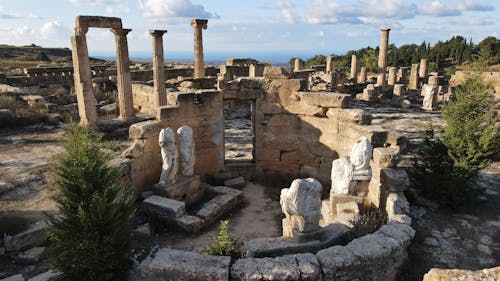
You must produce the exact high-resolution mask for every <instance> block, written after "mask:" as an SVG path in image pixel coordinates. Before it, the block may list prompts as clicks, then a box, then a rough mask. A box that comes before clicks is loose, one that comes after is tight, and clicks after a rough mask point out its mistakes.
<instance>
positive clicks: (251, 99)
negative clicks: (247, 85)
mask: <svg viewBox="0 0 500 281" xmlns="http://www.w3.org/2000/svg"><path fill="white" fill-rule="evenodd" d="M226 101H242V102H248V103H249V104H250V112H251V117H250V119H251V121H252V135H253V137H252V160H246V159H238V160H229V161H227V160H226V156H225V155H226V135H225V133H223V141H224V163H231V162H233V163H243V162H245V163H247V162H251V163H255V155H256V153H255V150H256V145H257V143H256V138H257V131H256V130H255V128H256V124H255V120H256V119H255V117H256V115H255V111H256V104H257V98H256V97H253V96H252V97H249V96H239V95H237V96H232V97H230V98H226V97H224V99H223V104H224V102H226ZM223 115H224V114H223ZM225 119H226V118H224V123H225V121H226V120H225ZM224 126H225V125H224ZM222 131H223V132H224V131H225V130H222Z"/></svg>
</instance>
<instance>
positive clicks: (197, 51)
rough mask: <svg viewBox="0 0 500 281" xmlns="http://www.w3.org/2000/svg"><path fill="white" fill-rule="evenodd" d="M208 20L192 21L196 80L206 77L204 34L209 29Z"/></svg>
mask: <svg viewBox="0 0 500 281" xmlns="http://www.w3.org/2000/svg"><path fill="white" fill-rule="evenodd" d="M207 24H208V20H205V19H192V20H191V26H192V27H193V29H194V78H204V77H205V65H204V63H203V32H202V29H207Z"/></svg>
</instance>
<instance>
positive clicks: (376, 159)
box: [373, 147, 400, 168]
mask: <svg viewBox="0 0 500 281" xmlns="http://www.w3.org/2000/svg"><path fill="white" fill-rule="evenodd" d="M399 160H400V156H399V154H398V153H397V152H396V151H394V150H393V149H390V148H385V147H376V148H374V149H373V163H375V165H377V166H378V167H380V168H389V167H393V166H395V165H397V164H398V162H399Z"/></svg>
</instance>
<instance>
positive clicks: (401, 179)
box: [380, 168, 410, 192]
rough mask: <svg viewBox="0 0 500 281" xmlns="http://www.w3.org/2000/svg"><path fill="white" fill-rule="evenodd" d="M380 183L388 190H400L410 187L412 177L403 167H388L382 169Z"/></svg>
mask: <svg viewBox="0 0 500 281" xmlns="http://www.w3.org/2000/svg"><path fill="white" fill-rule="evenodd" d="M380 183H381V184H382V186H383V188H384V189H386V190H388V191H391V192H400V191H404V190H406V189H407V188H408V186H409V185H410V179H409V178H408V174H407V173H406V171H405V170H403V169H398V168H387V169H382V170H381V171H380Z"/></svg>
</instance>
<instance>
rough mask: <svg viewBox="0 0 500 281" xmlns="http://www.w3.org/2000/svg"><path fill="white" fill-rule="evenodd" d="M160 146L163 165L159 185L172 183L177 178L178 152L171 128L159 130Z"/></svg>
mask: <svg viewBox="0 0 500 281" xmlns="http://www.w3.org/2000/svg"><path fill="white" fill-rule="evenodd" d="M158 141H159V143H160V147H161V158H162V160H163V165H162V167H161V168H162V169H161V175H160V182H159V185H160V186H165V185H167V184H174V183H175V182H176V180H177V170H178V157H179V155H178V152H177V145H176V143H175V133H174V131H173V130H172V128H165V129H162V130H161V131H160V135H159V138H158Z"/></svg>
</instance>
